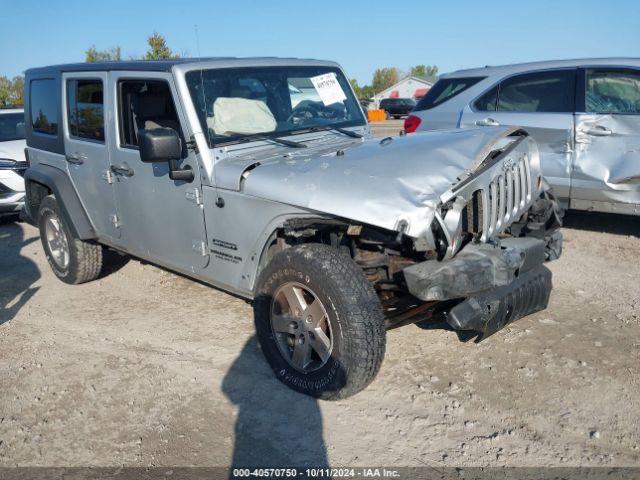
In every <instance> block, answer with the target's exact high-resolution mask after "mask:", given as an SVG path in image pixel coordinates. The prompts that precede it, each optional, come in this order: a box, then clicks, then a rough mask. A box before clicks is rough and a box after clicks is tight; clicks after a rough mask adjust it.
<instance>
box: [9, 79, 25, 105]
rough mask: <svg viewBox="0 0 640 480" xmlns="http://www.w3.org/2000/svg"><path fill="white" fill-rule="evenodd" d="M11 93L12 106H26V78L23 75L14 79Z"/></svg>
mask: <svg viewBox="0 0 640 480" xmlns="http://www.w3.org/2000/svg"><path fill="white" fill-rule="evenodd" d="M10 93H11V95H10V97H9V98H10V104H11V105H24V98H23V96H24V77H23V76H22V75H16V76H15V77H13V80H12V81H11V89H10Z"/></svg>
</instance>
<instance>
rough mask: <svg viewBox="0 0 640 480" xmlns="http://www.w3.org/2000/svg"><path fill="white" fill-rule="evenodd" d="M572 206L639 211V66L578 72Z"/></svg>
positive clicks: (614, 210) (626, 211) (587, 69)
mask: <svg viewBox="0 0 640 480" xmlns="http://www.w3.org/2000/svg"><path fill="white" fill-rule="evenodd" d="M578 78H579V84H578V85H579V88H578V91H579V92H580V96H579V106H578V107H579V108H578V110H579V111H578V112H577V113H576V130H575V142H576V157H575V162H574V167H573V175H572V181H571V207H572V208H577V209H581V210H588V209H593V210H599V211H612V212H619V213H631V214H640V70H639V69H634V68H611V67H602V68H584V69H581V70H580V75H579V77H578Z"/></svg>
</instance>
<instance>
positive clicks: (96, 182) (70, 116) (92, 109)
mask: <svg viewBox="0 0 640 480" xmlns="http://www.w3.org/2000/svg"><path fill="white" fill-rule="evenodd" d="M62 79H63V92H64V95H63V103H64V105H65V114H64V116H63V117H64V147H65V158H66V161H67V170H68V172H69V176H70V178H71V181H72V182H73V185H74V187H75V189H76V191H77V192H78V195H79V196H80V201H81V202H82V204H83V206H84V208H85V210H86V212H87V214H88V215H89V219H90V220H91V222H92V224H93V226H94V228H95V230H96V232H97V233H98V236H100V237H111V238H118V237H119V236H120V230H119V229H118V228H117V212H116V204H115V195H114V188H113V177H112V175H111V170H110V164H109V148H108V141H109V138H108V134H107V129H105V117H106V115H105V111H106V110H105V104H106V102H107V101H108V95H107V89H106V83H107V74H106V73H103V72H85V73H66V74H63V76H62Z"/></svg>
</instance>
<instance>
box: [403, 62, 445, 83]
mask: <svg viewBox="0 0 640 480" xmlns="http://www.w3.org/2000/svg"><path fill="white" fill-rule="evenodd" d="M409 74H410V75H412V76H414V77H418V78H423V79H425V80H429V81H434V80H436V79H437V77H438V67H436V66H435V65H415V66H413V67H411V71H410V73H409Z"/></svg>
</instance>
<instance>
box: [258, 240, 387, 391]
mask: <svg viewBox="0 0 640 480" xmlns="http://www.w3.org/2000/svg"><path fill="white" fill-rule="evenodd" d="M254 316H255V322H256V330H257V333H258V339H259V341H260V345H261V347H262V351H263V352H264V355H265V357H266V359H267V361H268V362H269V364H270V365H271V367H272V368H273V370H274V372H275V374H276V376H277V377H278V379H279V380H280V381H281V382H283V383H284V384H286V385H287V386H289V387H291V388H293V389H294V390H297V391H299V392H302V393H305V394H307V395H310V396H313V397H317V398H322V399H325V400H337V399H340V398H346V397H349V396H351V395H354V394H355V393H357V392H359V391H360V390H362V389H364V388H365V387H366V386H367V385H369V383H371V382H372V381H373V379H374V378H375V376H376V374H377V373H378V371H379V370H380V365H381V364H382V359H383V358H384V352H385V328H384V317H383V313H382V308H381V305H380V301H379V299H378V296H377V295H376V292H375V290H374V289H373V286H372V285H371V283H370V282H369V281H368V280H367V279H366V277H365V276H364V274H363V272H362V270H361V269H360V268H359V267H358V266H357V265H356V264H355V263H354V262H353V261H352V260H351V258H350V257H349V256H347V255H346V254H344V253H342V252H340V251H338V250H336V249H333V248H330V247H328V246H326V245H319V244H309V245H301V246H296V247H292V248H288V249H286V250H284V251H282V252H280V253H278V254H276V255H275V256H274V258H273V259H272V260H271V262H270V263H269V264H268V265H267V267H266V268H265V269H264V271H263V272H262V273H261V275H260V278H259V281H258V291H257V295H256V299H255V301H254Z"/></svg>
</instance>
